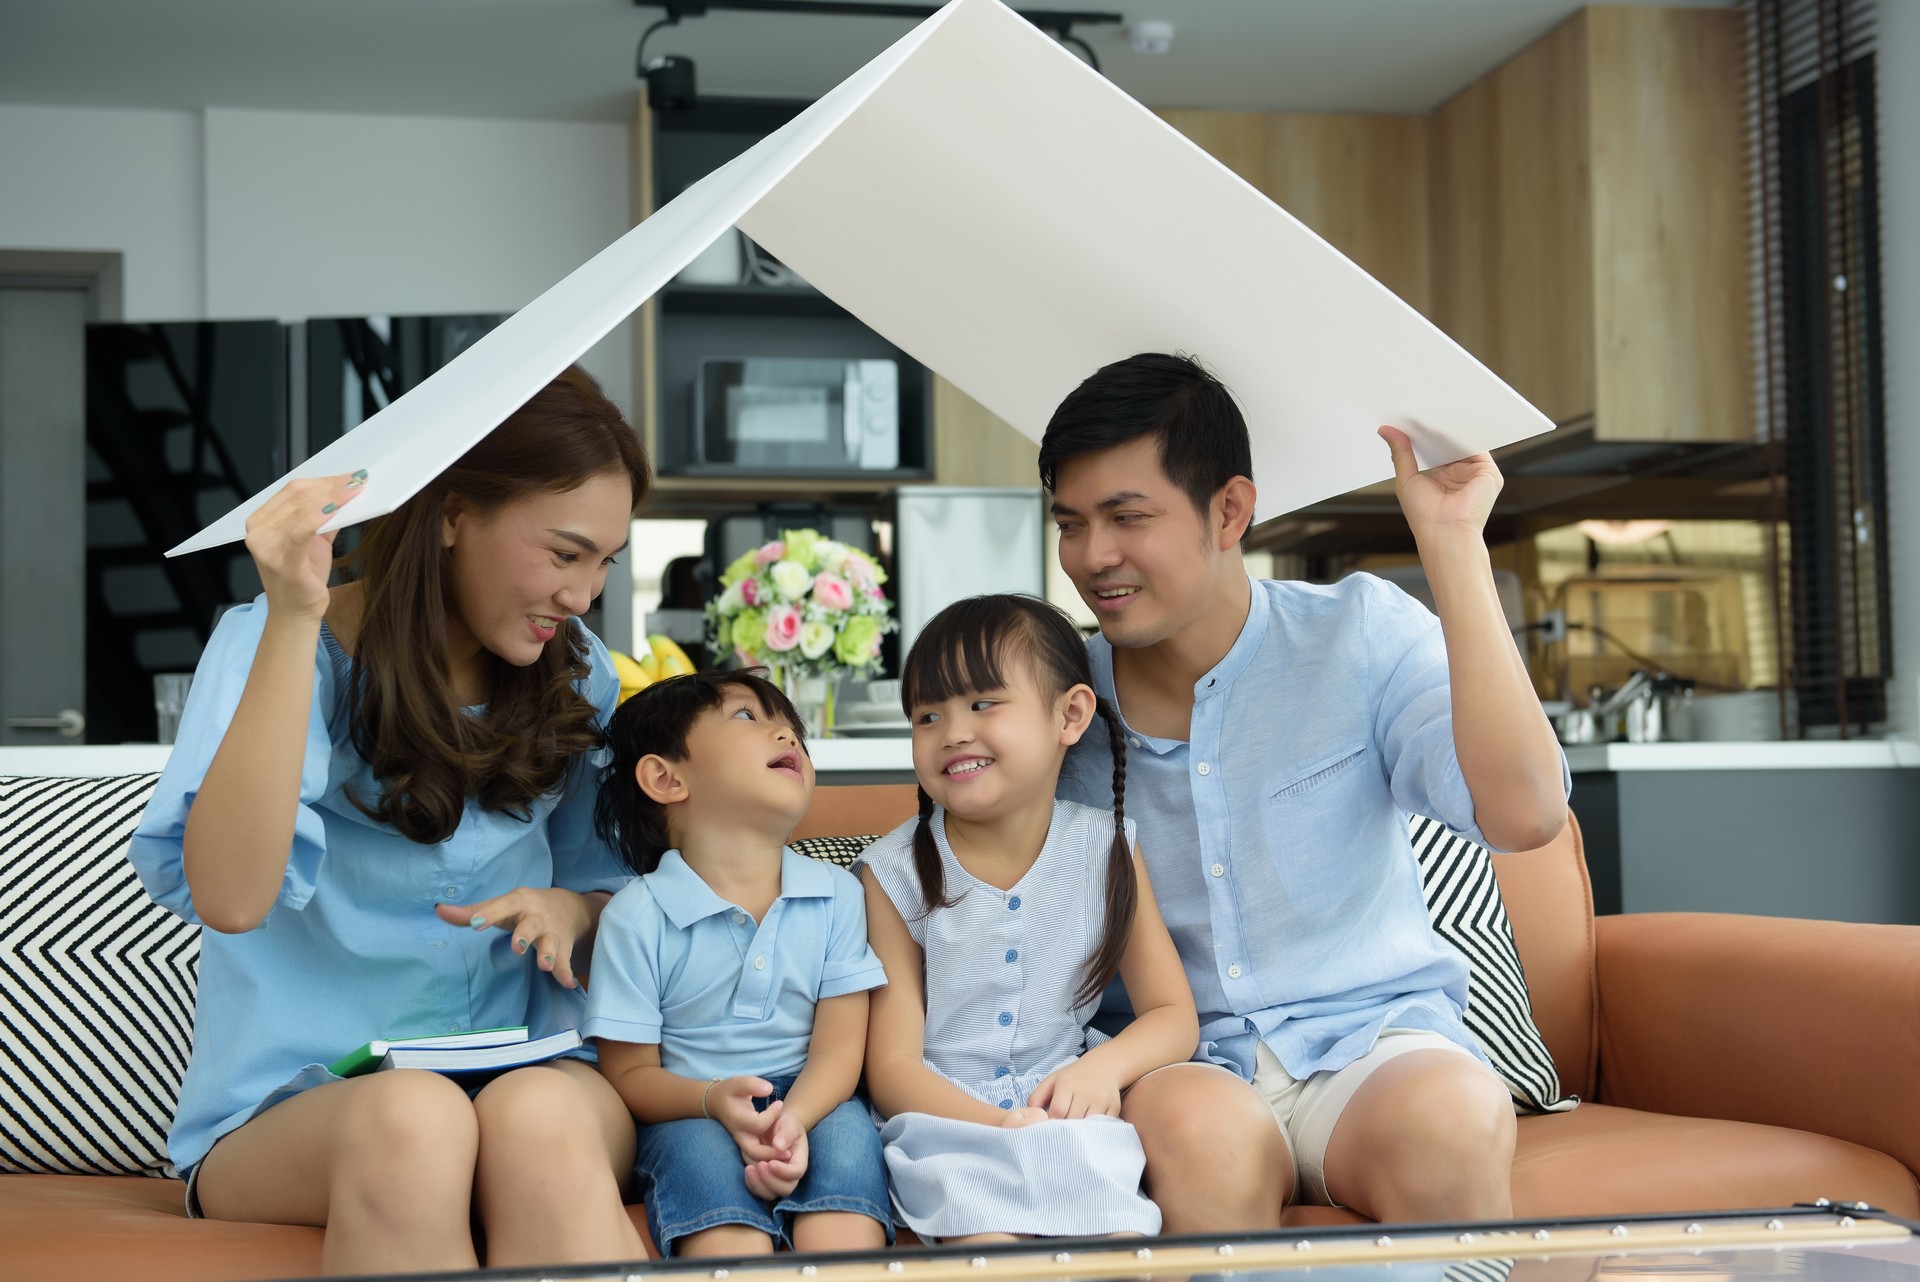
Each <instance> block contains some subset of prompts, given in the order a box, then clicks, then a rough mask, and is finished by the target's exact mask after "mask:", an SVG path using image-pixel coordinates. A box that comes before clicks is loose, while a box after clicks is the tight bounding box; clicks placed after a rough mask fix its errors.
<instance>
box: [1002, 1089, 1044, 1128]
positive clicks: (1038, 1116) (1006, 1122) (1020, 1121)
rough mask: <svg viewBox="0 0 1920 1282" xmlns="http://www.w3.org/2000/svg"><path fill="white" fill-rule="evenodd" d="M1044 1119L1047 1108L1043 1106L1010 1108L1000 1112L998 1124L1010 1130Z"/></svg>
mask: <svg viewBox="0 0 1920 1282" xmlns="http://www.w3.org/2000/svg"><path fill="white" fill-rule="evenodd" d="M1043 1085H1044V1083H1043ZM1046 1120H1047V1110H1046V1109H1044V1108H1010V1109H1007V1110H1006V1111H1005V1112H1003V1113H1002V1114H1000V1125H1002V1126H1004V1127H1006V1128H1007V1129H1008V1130H1010V1131H1011V1130H1018V1129H1019V1128H1020V1127H1022V1126H1032V1125H1033V1124H1034V1123H1035V1122H1044V1121H1046Z"/></svg>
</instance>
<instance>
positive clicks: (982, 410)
mask: <svg viewBox="0 0 1920 1282" xmlns="http://www.w3.org/2000/svg"><path fill="white" fill-rule="evenodd" d="M1087 373H1089V374H1091V373H1093V371H1092V370H1088V371H1087ZM933 477H934V480H935V481H936V482H937V483H938V484H941V485H1038V484H1040V445H1039V443H1038V442H1037V441H1035V440H1033V439H1032V438H1031V437H1029V436H1027V435H1026V434H1025V433H1023V432H1021V431H1020V430H1019V429H1018V428H1016V427H1014V426H1012V425H1011V424H1009V423H1008V422H1007V421H1006V420H1005V419H1003V418H1001V417H999V416H998V415H997V414H995V413H993V412H992V411H991V410H989V409H988V408H987V407H986V406H984V405H982V404H981V403H980V402H979V401H976V400H974V399H973V398H972V397H971V396H968V395H967V394H966V393H965V392H963V391H961V390H960V389H959V388H957V387H955V386H954V385H953V384H952V383H949V382H948V381H947V380H946V379H944V378H941V377H939V376H938V375H936V376H935V377H934V380H933Z"/></svg>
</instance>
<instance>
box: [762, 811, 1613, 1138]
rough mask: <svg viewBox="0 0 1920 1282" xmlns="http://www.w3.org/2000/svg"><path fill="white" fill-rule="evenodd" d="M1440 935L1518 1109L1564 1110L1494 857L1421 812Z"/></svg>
mask: <svg viewBox="0 0 1920 1282" xmlns="http://www.w3.org/2000/svg"><path fill="white" fill-rule="evenodd" d="M1408 831H1409V835H1410V836H1411V838H1412V841H1413V853H1414V856H1415V857H1416V858H1417V859H1418V860H1419V861H1420V879H1421V884H1422V887H1423V889H1424V891H1425V893H1426V900H1427V916H1428V918H1429V919H1431V920H1432V922H1433V929H1434V933H1436V934H1438V935H1439V936H1440V937H1441V938H1442V939H1444V940H1446V941H1447V942H1448V943H1450V944H1452V945H1453V946H1454V947H1455V948H1458V949H1459V950H1460V951H1461V953H1462V954H1464V955H1465V957H1466V959H1467V965H1468V966H1469V968H1470V969H1471V975H1470V977H1469V978H1468V981H1467V1017H1466V1023H1467V1029H1468V1031H1469V1032H1471V1033H1472V1034H1473V1036H1474V1038H1475V1040H1477V1041H1478V1042H1479V1043H1480V1048H1481V1049H1482V1050H1483V1051H1485V1052H1486V1055H1487V1058H1488V1060H1490V1061H1492V1063H1493V1070H1494V1072H1495V1073H1496V1074H1498V1075H1499V1078H1500V1080H1501V1081H1502V1082H1504V1083H1506V1087H1507V1091H1508V1093H1510V1094H1511V1095H1512V1096H1513V1104H1514V1108H1515V1109H1516V1110H1518V1111H1519V1112H1523V1113H1563V1112H1565V1111H1566V1110H1568V1109H1570V1108H1572V1107H1573V1106H1574V1105H1576V1104H1578V1103H1579V1102H1580V1100H1579V1097H1578V1096H1575V1095H1562V1094H1561V1093H1560V1074H1559V1072H1558V1070H1556V1069H1555V1068H1554V1066H1553V1056H1552V1055H1551V1054H1549V1053H1548V1051H1547V1044H1546V1041H1545V1039H1543V1038H1542V1037H1541V1036H1540V1029H1539V1028H1538V1027H1537V1026H1536V1025H1535V1024H1534V1022H1533V1003H1532V1001H1531V1000H1530V999H1529V998H1528V996H1527V976H1526V972H1525V971H1523V970H1522V969H1521V968H1520V951H1519V949H1517V948H1516V947H1515V946H1514V942H1513V926H1512V924H1511V923H1510V922H1509V921H1508V920H1507V908H1506V904H1505V903H1503V902H1502V901H1501V899H1500V884H1499V883H1498V882H1497V881H1495V880H1494V877H1493V859H1492V856H1490V855H1489V854H1488V853H1487V849H1486V847H1484V846H1478V845H1475V844H1474V843H1473V842H1471V841H1468V840H1467V839H1466V838H1465V837H1462V836H1459V835H1457V834H1455V833H1452V832H1449V831H1448V830H1447V827H1446V825H1445V824H1442V823H1439V822H1436V821H1435V820H1432V819H1422V818H1420V817H1418V816H1415V817H1414V819H1413V821H1412V823H1411V824H1410V826H1409V830H1408ZM872 840H874V839H873V838H872V837H807V838H803V839H802V840H800V841H796V842H794V843H793V848H794V850H795V851H797V852H798V853H800V854H803V855H807V856H809V857H811V858H814V859H825V860H827V861H828V862H829V863H835V864H839V865H840V866H841V867H842V868H845V867H848V866H849V865H851V864H852V863H853V861H854V860H855V859H857V858H859V855H860V852H861V851H862V850H864V849H866V847H867V843H868V842H870V841H872Z"/></svg>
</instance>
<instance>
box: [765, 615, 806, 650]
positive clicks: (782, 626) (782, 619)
mask: <svg viewBox="0 0 1920 1282" xmlns="http://www.w3.org/2000/svg"><path fill="white" fill-rule="evenodd" d="M799 644H800V607H799V606H797V605H776V606H774V607H773V608H772V609H771V610H768V611H767V649H769V650H778V651H780V652H782V653H785V652H786V651H788V650H791V649H793V647H795V646H797V645H799Z"/></svg>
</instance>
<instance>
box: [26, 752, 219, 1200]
mask: <svg viewBox="0 0 1920 1282" xmlns="http://www.w3.org/2000/svg"><path fill="white" fill-rule="evenodd" d="M158 779H159V776H158V775H119V776H113V777H109V778H101V779H54V778H26V777H19V778H12V777H0V1171H9V1172H16V1171H34V1172H44V1173H51V1174H63V1175H64V1174H71V1175H166V1174H170V1173H171V1168H170V1167H169V1166H168V1165H167V1155H166V1147H167V1129H168V1127H169V1126H170V1125H171V1124H172V1122H173V1111H174V1106H175V1104H176V1103H178V1101H179V1095H180V1079H181V1077H182V1076H183V1075H184V1074H185V1073H186V1069H187V1057H188V1055H189V1053H190V1052H191V1050H192V1045H193V997H194V988H195V984H196V980H197V969H198V963H199V959H200V932H199V929H198V928H197V927H194V926H190V925H188V924H187V923H185V922H183V921H181V920H180V919H179V918H178V917H175V916H174V915H173V914H172V913H169V912H168V911H167V910H166V909H164V908H162V907H160V906H159V905H158V904H156V903H154V902H153V901H152V900H150V899H148V898H147V892H146V891H145V890H144V889H143V888H142V887H141V885H140V882H139V879H138V878H137V877H135V876H134V872H133V867H132V865H131V864H129V863H128V862H127V859H126V846H127V839H128V838H129V837H131V836H132V835H133V829H134V825H135V824H136V823H137V822H138V821H139V818H140V812H141V810H142V809H143V808H144V807H145V806H146V804H147V798H148V797H149V796H151V795H152V793H153V787H154V784H155V782H156V781H157V780H158Z"/></svg>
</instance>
